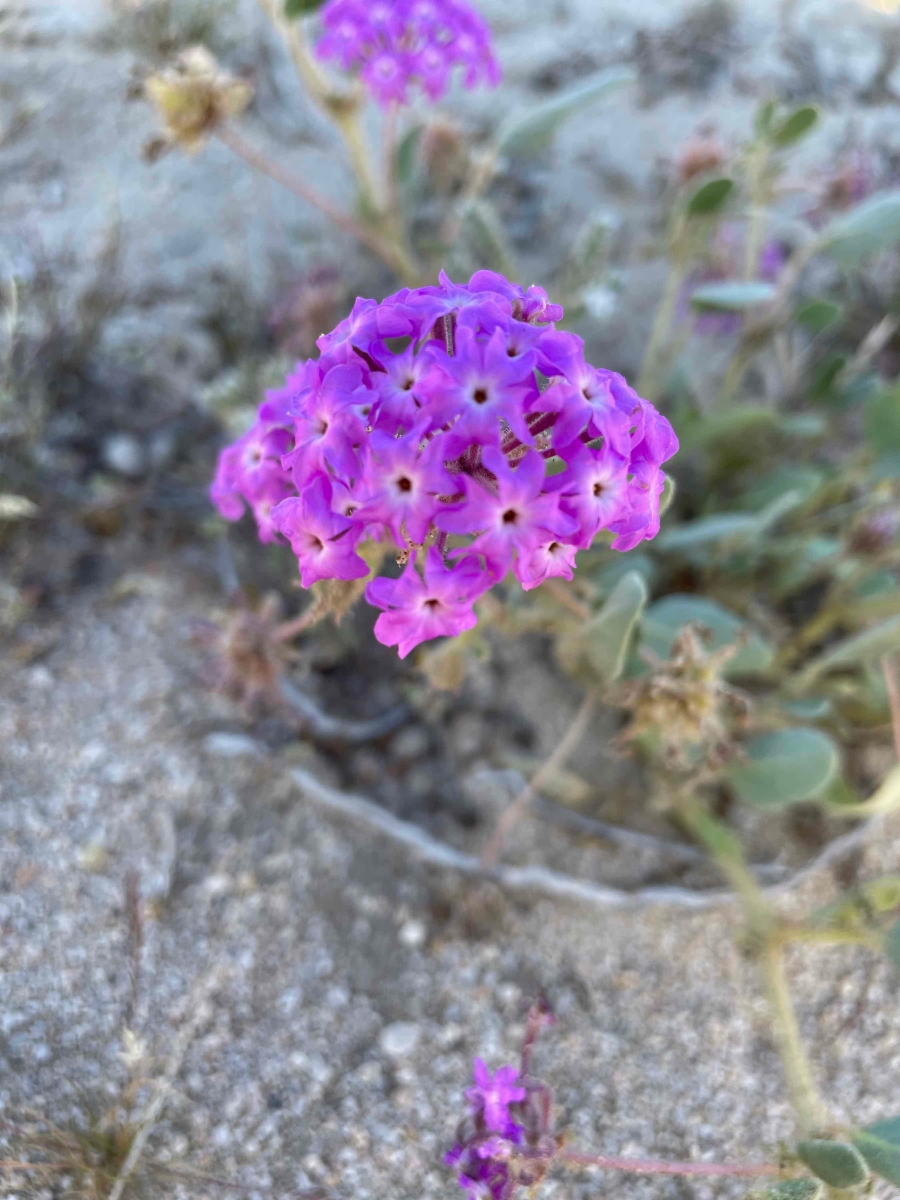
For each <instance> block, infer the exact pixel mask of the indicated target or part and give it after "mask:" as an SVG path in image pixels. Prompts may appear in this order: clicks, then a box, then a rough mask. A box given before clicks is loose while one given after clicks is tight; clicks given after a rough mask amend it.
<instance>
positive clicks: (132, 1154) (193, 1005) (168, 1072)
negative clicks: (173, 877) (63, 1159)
mask: <svg viewBox="0 0 900 1200" xmlns="http://www.w3.org/2000/svg"><path fill="white" fill-rule="evenodd" d="M219 980H220V972H219V971H215V970H214V971H212V972H211V973H210V974H208V975H207V976H205V977H204V978H203V979H202V980H201V981H200V982H199V983H198V984H197V986H196V987H195V988H194V990H193V992H192V994H191V997H190V999H189V1002H188V1006H187V1011H188V1013H189V1014H190V1015H189V1018H188V1020H186V1021H185V1023H184V1025H183V1026H182V1027H181V1029H180V1030H179V1032H178V1036H177V1037H176V1039H175V1046H174V1049H173V1050H172V1053H171V1055H170V1057H169V1061H168V1062H167V1063H166V1069H165V1071H164V1072H163V1074H162V1077H161V1078H160V1079H159V1080H158V1081H157V1084H156V1090H155V1091H154V1093H153V1097H152V1099H151V1100H150V1102H149V1104H148V1105H147V1107H146V1109H145V1110H144V1113H143V1115H142V1117H141V1121H140V1125H139V1127H138V1131H137V1133H136V1134H135V1135H134V1139H133V1140H132V1143H131V1146H130V1148H129V1150H128V1154H127V1156H126V1158H125V1161H124V1162H123V1163H122V1168H121V1170H120V1171H119V1174H118V1175H117V1176H116V1180H115V1183H114V1184H113V1186H112V1187H111V1188H110V1192H109V1198H108V1200H122V1195H123V1193H124V1191H125V1188H126V1187H127V1185H128V1181H129V1179H130V1178H131V1176H132V1175H133V1174H134V1172H135V1170H136V1169H137V1165H138V1163H139V1162H140V1160H141V1157H142V1156H143V1153H144V1149H145V1147H146V1145H147V1142H148V1141H149V1139H150V1135H151V1134H152V1133H153V1130H154V1129H155V1128H156V1125H157V1123H158V1121H159V1119H160V1117H161V1116H162V1111H163V1109H164V1107H165V1104H166V1101H167V1100H168V1098H169V1095H170V1093H171V1091H172V1084H173V1083H174V1082H175V1079H176V1077H177V1075H178V1072H179V1071H180V1070H181V1064H182V1063H183V1062H184V1056H185V1055H186V1054H187V1052H188V1048H189V1046H190V1044H191V1042H192V1041H193V1040H194V1038H195V1036H196V1034H197V1031H198V1029H199V1028H200V1026H201V1025H202V1024H203V1022H204V1021H205V1020H206V1019H207V1018H208V1015H209V1014H208V1010H207V1007H206V1000H207V999H208V998H209V996H210V995H211V993H212V992H213V990H214V989H215V988H216V987H217V986H218V984H219Z"/></svg>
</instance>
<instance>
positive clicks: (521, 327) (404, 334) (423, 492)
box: [211, 0, 678, 1178]
mask: <svg viewBox="0 0 900 1200" xmlns="http://www.w3.org/2000/svg"><path fill="white" fill-rule="evenodd" d="M431 2H432V0H419V6H418V9H417V11H418V12H419V15H420V17H421V19H423V20H425V19H426V18H427V19H428V20H434V19H439V17H440V14H441V13H442V12H443V9H441V8H440V7H438V8H437V9H436V10H433V9H430V8H429V7H428V6H429V4H430V3H431ZM435 3H436V0H435ZM376 8H377V11H376ZM393 11H394V10H393V8H392V5H391V3H387V0H382V3H380V5H376V6H373V9H372V11H371V12H370V13H369V14H368V18H367V19H369V18H370V19H371V20H372V21H378V22H379V28H380V29H382V31H383V30H385V29H387V30H388V31H389V30H390V29H391V28H392V26H391V21H392V19H393V18H392V13H393ZM435 11H437V13H438V18H435V17H434V12H435ZM559 315H560V310H559V309H558V306H555V305H551V304H550V303H549V301H548V300H547V297H546V295H545V293H544V292H543V291H542V290H541V289H540V288H529V289H528V291H525V290H524V289H523V288H521V287H519V286H517V285H516V284H513V283H510V282H509V280H507V279H504V277H503V276H502V275H498V274H496V273H495V272H492V271H479V272H477V273H476V274H475V275H473V276H472V278H471V280H470V281H469V283H468V284H458V283H454V282H453V281H452V280H450V279H448V278H447V277H446V275H443V274H442V275H441V276H440V282H439V283H438V284H437V285H435V286H430V287H422V288H417V289H413V290H410V289H408V288H403V289H401V290H400V291H399V292H396V293H395V294H394V295H392V296H389V297H388V298H387V299H386V300H384V301H382V302H381V303H380V304H379V303H377V302H376V301H374V300H363V299H359V300H357V302H356V303H355V305H354V306H353V311H352V313H351V314H350V316H349V317H348V318H347V319H346V320H345V321H342V322H341V323H340V325H338V326H337V328H336V329H335V330H333V331H332V332H331V333H329V334H326V335H323V336H322V337H321V338H319V341H318V346H319V350H320V352H321V353H320V357H319V358H318V360H316V361H312V360H311V361H309V362H306V363H302V364H299V365H298V366H297V368H296V369H295V370H294V371H293V372H292V373H291V374H290V375H289V376H288V378H287V380H286V381H285V386H284V387H283V388H281V389H279V390H277V391H273V392H269V393H268V394H267V396H266V399H265V401H264V403H263V404H262V406H261V407H260V410H259V419H258V421H257V423H256V425H254V427H253V428H252V429H251V430H250V431H249V432H248V433H247V434H245V435H244V436H243V437H242V438H240V439H238V441H237V442H235V443H234V444H233V445H231V446H229V447H227V448H226V449H225V450H223V452H222V454H221V456H220V459H219V464H218V468H217V471H216V477H215V479H214V481H213V485H212V489H211V496H212V499H213V501H214V503H215V504H216V505H217V507H218V508H219V511H220V512H221V513H222V515H223V516H224V517H226V518H227V519H228V520H237V519H238V518H239V517H240V516H241V515H242V513H243V511H244V510H245V508H246V507H249V508H250V509H251V511H252V512H253V514H254V516H255V517H256V520H257V525H258V528H259V532H260V537H261V538H262V539H263V540H273V539H277V538H285V539H287V540H288V541H289V542H290V543H291V546H292V548H293V550H294V552H295V554H296V555H297V559H298V563H299V566H300V574H301V581H302V583H303V585H304V586H305V587H307V586H309V585H310V584H311V583H313V582H316V581H317V580H320V579H355V578H363V577H364V576H365V575H366V574H367V571H366V567H365V563H364V562H363V560H362V558H361V557H360V556H359V555H358V554H357V553H356V547H357V546H358V545H359V544H360V543H361V542H362V541H363V539H373V540H374V541H376V542H380V543H387V546H384V548H385V549H387V548H388V546H389V545H390V544H391V543H393V545H394V546H395V547H396V549H397V550H398V551H399V552H400V554H401V556H402V560H403V561H406V562H408V563H409V565H408V566H407V568H406V570H405V571H404V573H403V575H402V576H401V577H400V579H387V578H379V579H375V580H373V581H372V582H371V583H370V584H369V587H368V589H367V592H366V595H367V598H368V599H369V602H370V603H371V604H373V605H375V607H377V608H381V609H382V610H383V612H382V615H381V616H380V617H379V618H378V623H377V625H376V636H377V637H378V638H379V640H381V641H382V642H384V643H386V644H387V645H396V646H397V647H398V650H399V652H400V654H401V655H403V656H405V655H407V654H409V653H410V651H411V650H412V649H413V648H414V647H415V646H417V645H418V644H419V643H420V642H422V641H426V640H428V639H430V638H435V637H440V636H445V635H449V636H454V635H456V634H459V633H461V632H463V631H464V630H466V629H470V628H471V627H472V626H473V625H474V624H475V614H474V611H473V604H474V602H475V601H476V600H477V599H478V597H479V596H480V595H482V594H483V593H484V592H485V591H486V590H487V589H488V588H490V587H492V586H493V585H494V584H495V583H497V582H499V581H500V580H501V579H502V578H503V577H504V576H505V575H506V573H507V572H508V571H509V570H510V569H512V571H513V573H514V575H515V577H516V578H517V579H518V580H519V582H520V584H521V585H522V587H523V588H525V589H530V588H535V587H538V586H539V585H540V584H541V583H543V582H544V580H546V579H551V578H555V577H559V578H571V577H572V574H573V572H574V570H575V558H576V554H577V553H578V551H579V550H582V549H586V548H587V547H589V546H590V545H591V542H592V540H593V539H594V537H595V536H596V535H597V534H598V532H599V531H600V530H603V529H606V530H609V531H610V532H611V533H612V535H613V537H614V539H615V540H614V541H613V543H612V544H613V546H614V548H616V549H619V550H626V549H630V548H631V547H632V546H635V545H637V544H638V543H639V542H641V541H643V540H644V539H646V538H649V537H653V536H654V535H655V534H656V532H657V530H658V529H659V500H660V495H661V493H662V489H663V487H664V486H665V475H664V474H663V471H662V465H663V463H665V462H666V461H667V460H668V459H669V458H671V457H672V455H673V454H674V453H675V452H676V451H677V449H678V441H677V439H676V437H675V434H674V433H673V431H672V427H671V425H670V424H669V422H668V421H667V420H666V419H665V417H663V416H662V415H661V414H660V413H658V412H657V411H656V409H655V408H654V407H653V405H652V404H649V403H648V402H647V401H645V400H643V399H641V397H640V396H638V395H637V393H636V392H635V391H634V390H633V389H632V388H631V387H629V385H628V384H627V383H626V381H625V380H624V379H623V378H622V377H621V375H617V374H616V373H615V372H613V371H607V370H597V369H596V368H594V367H593V366H591V365H590V364H589V363H586V362H585V359H584V344H583V342H582V341H581V339H580V338H578V337H575V335H573V334H568V333H562V332H557V331H556V330H555V329H554V328H553V324H552V322H553V320H555V319H556V318H557V317H558V316H559ZM397 339H400V345H398V344H397ZM548 380H549V384H548V382H547V381H548ZM542 388H543V390H542ZM550 459H562V461H563V464H564V469H563V470H562V471H561V472H559V473H556V474H549V475H548V474H547V471H546V463H547V461H548V460H550ZM426 547H428V549H427V551H426V550H425V548H426ZM410 560H411V561H410ZM420 572H421V573H420ZM473 1178H474V1177H473Z"/></svg>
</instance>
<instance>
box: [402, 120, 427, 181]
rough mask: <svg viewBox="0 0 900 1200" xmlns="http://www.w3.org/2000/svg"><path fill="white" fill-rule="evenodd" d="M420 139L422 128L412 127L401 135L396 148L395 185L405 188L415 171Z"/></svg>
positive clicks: (419, 126) (418, 126)
mask: <svg viewBox="0 0 900 1200" xmlns="http://www.w3.org/2000/svg"><path fill="white" fill-rule="evenodd" d="M421 138H422V126H421V125H414V126H413V127H412V129H410V130H409V131H408V132H407V133H405V134H404V135H403V137H402V138H401V139H400V142H399V144H398V146H397V159H396V161H397V183H398V184H399V185H400V187H406V186H407V185H408V184H409V183H410V182H411V181H412V177H413V172H414V171H415V169H416V152H417V150H418V148H419V142H420V141H421Z"/></svg>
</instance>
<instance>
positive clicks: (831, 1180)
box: [797, 1138, 869, 1188]
mask: <svg viewBox="0 0 900 1200" xmlns="http://www.w3.org/2000/svg"><path fill="white" fill-rule="evenodd" d="M797 1154H798V1155H799V1156H800V1158H801V1159H802V1161H803V1162H805V1163H806V1165H807V1166H808V1167H809V1169H810V1170H811V1171H812V1173H813V1174H814V1175H817V1176H818V1177H819V1179H821V1180H822V1181H823V1182H824V1183H827V1184H828V1186H829V1187H835V1188H849V1187H856V1185H857V1184H860V1183H865V1181H866V1180H867V1179H868V1177H869V1172H868V1169H867V1167H866V1163H865V1160H864V1159H863V1157H862V1155H861V1154H860V1153H859V1151H858V1150H856V1149H855V1147H853V1146H850V1145H848V1144H847V1143H846V1142H832V1141H827V1140H826V1139H824V1138H810V1139H809V1140H808V1141H803V1142H798V1143H797Z"/></svg>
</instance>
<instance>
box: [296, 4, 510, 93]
mask: <svg viewBox="0 0 900 1200" xmlns="http://www.w3.org/2000/svg"><path fill="white" fill-rule="evenodd" d="M321 20H322V24H323V27H324V31H325V32H324V34H323V36H322V38H321V40H320V42H319V44H318V46H317V48H316V50H317V53H318V55H319V57H320V58H322V59H326V60H330V61H332V62H336V63H338V64H339V65H340V66H341V67H343V69H344V70H345V71H351V70H358V71H359V74H360V78H361V79H362V81H363V83H364V84H365V85H366V87H367V88H368V90H369V92H370V93H371V94H372V96H373V97H374V98H375V100H377V101H378V103H379V104H382V105H385V106H387V105H388V104H391V103H398V104H408V103H409V100H410V94H411V91H412V90H413V89H415V88H419V89H421V90H422V91H423V92H425V94H426V95H427V96H428V97H429V99H431V100H440V98H441V97H442V96H443V95H445V93H446V92H447V89H448V88H449V86H450V80H451V77H452V74H453V71H454V69H455V68H457V67H459V68H461V69H462V70H463V72H464V74H463V84H464V86H465V87H467V88H474V87H476V86H477V85H478V84H480V83H485V84H488V85H489V86H491V87H494V86H496V84H498V83H499V82H500V66H499V64H498V62H497V59H496V58H495V56H494V51H493V45H492V42H491V34H490V30H489V29H488V26H487V25H486V23H485V22H484V20H483V19H482V18H481V16H480V15H479V14H478V13H477V12H476V10H475V9H474V8H472V7H471V6H470V5H468V4H466V3H465V2H464V0H329V2H328V3H327V4H326V5H325V7H324V8H323V9H322V12H321Z"/></svg>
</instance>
